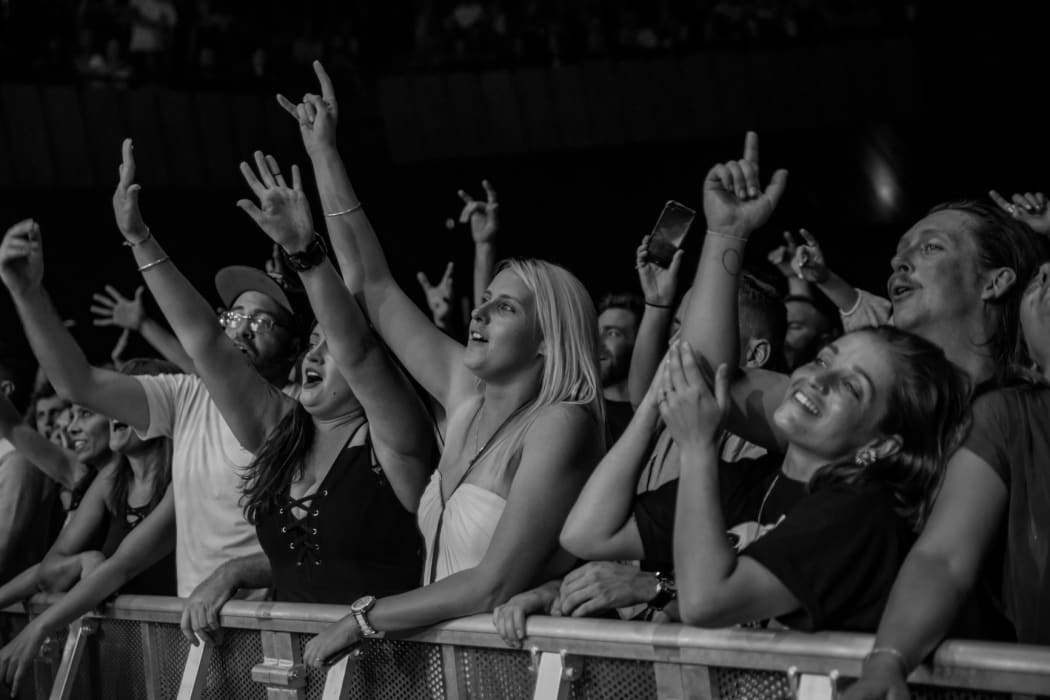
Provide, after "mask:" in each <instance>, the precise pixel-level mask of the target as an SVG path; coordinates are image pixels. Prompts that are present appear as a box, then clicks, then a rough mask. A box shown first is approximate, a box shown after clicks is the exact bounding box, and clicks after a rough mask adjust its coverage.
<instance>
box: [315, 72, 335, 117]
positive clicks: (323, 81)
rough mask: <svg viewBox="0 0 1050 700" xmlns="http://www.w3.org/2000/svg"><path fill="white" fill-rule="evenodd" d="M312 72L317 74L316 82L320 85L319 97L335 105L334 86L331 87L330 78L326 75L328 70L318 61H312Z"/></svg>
mask: <svg viewBox="0 0 1050 700" xmlns="http://www.w3.org/2000/svg"><path fill="white" fill-rule="evenodd" d="M314 73H315V74H316V75H317V82H318V83H320V85H321V97H323V98H324V101H325V102H327V103H328V104H329V105H331V106H332V107H335V88H334V87H332V79H331V78H329V77H328V72H327V71H325V69H324V66H322V65H321V62H320V61H314Z"/></svg>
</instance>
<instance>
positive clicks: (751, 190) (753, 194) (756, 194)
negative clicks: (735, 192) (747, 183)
mask: <svg viewBox="0 0 1050 700" xmlns="http://www.w3.org/2000/svg"><path fill="white" fill-rule="evenodd" d="M747 193H748V194H749V195H751V196H752V197H757V196H758V190H756V189H755V188H754V187H752V188H751V189H749V190H748V191H747Z"/></svg>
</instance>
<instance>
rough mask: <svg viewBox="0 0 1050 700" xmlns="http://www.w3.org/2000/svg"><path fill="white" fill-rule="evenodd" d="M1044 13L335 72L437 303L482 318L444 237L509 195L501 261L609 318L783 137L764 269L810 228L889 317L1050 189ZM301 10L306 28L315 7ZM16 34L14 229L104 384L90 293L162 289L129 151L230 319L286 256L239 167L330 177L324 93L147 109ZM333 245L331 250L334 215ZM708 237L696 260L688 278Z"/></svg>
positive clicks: (296, 67)
mask: <svg viewBox="0 0 1050 700" xmlns="http://www.w3.org/2000/svg"><path fill="white" fill-rule="evenodd" d="M264 4H265V3H264ZM372 4H375V3H372ZM803 4H805V3H803ZM1041 4H1042V3H1032V4H1031V5H1030V6H1029V5H1024V4H1010V3H1006V4H1004V3H996V4H990V3H989V4H981V5H972V6H971V5H968V4H967V5H963V4H947V3H945V4H944V5H940V4H936V3H910V4H907V6H906V7H905V6H904V5H901V6H900V7H897V6H893V7H892V10H893V12H890V13H889V15H891V16H894V17H898V16H899V12H905V11H906V15H907V16H908V17H909V18H910V19H908V21H906V22H901V21H893V22H886V23H883V24H881V25H879V26H877V27H876V28H874V29H871V30H869V31H858V30H856V29H855V28H846V29H844V30H843V31H842V32H840V33H836V32H835V31H834V27H830V28H828V29H827V30H826V31H823V32H821V33H819V34H818V33H815V34H814V35H813V36H807V37H803V39H799V40H792V41H784V40H781V39H777V38H776V37H774V38H773V39H772V40H769V41H763V40H762V37H758V38H755V37H751V38H745V39H744V40H740V41H726V42H719V41H717V36H715V37H714V38H713V39H712V38H711V37H710V36H708V40H707V41H706V43H705V42H699V43H697V42H694V43H692V44H685V45H680V46H675V47H673V48H672V49H669V50H664V51H620V52H618V51H614V50H610V51H607V52H605V53H602V52H598V53H597V54H594V53H593V52H592V53H591V54H586V53H578V54H573V53H572V52H571V51H565V52H563V53H561V54H556V55H555V54H551V53H548V54H545V53H544V52H543V51H539V52H534V53H532V54H529V53H527V52H525V53H522V54H521V55H520V56H517V55H510V56H508V55H506V54H498V55H494V56H490V55H480V56H473V57H472V56H467V57H466V58H463V57H462V56H459V57H457V55H456V54H455V52H453V54H452V57H451V58H450V57H449V56H450V54H449V53H448V52H447V51H446V52H445V53H441V52H440V51H434V52H432V53H433V55H430V54H427V56H429V58H428V57H427V56H423V57H421V56H419V55H413V51H414V49H413V47H412V45H411V42H409V41H400V40H395V39H396V38H397V37H403V36H404V33H405V32H404V31H403V30H404V27H402V26H400V25H399V24H396V23H398V22H403V23H411V21H412V17H411V16H410V15H409V14H399V13H397V12H396V11H393V10H390V11H389V12H388V13H387V14H386V15H381V14H380V15H379V19H376V16H377V15H376V14H373V15H372V16H371V17H372V22H373V23H372V25H366V26H365V28H364V29H362V28H361V26H360V23H359V24H358V25H356V26H357V27H358V28H357V30H356V31H357V32H358V34H359V35H360V37H361V44H362V46H364V47H365V48H358V49H355V50H354V51H350V52H349V54H348V55H341V56H339V57H335V56H330V53H331V51H332V49H331V48H330V47H329V46H327V45H326V46H325V47H324V48H322V50H321V55H322V56H323V57H324V58H325V60H326V62H328V59H329V58H332V59H333V60H334V61H335V64H336V67H335V68H334V69H333V73H334V77H335V81H336V89H337V92H338V94H339V95H340V98H341V110H342V118H341V122H340V142H341V151H342V153H343V157H344V159H345V160H346V162H347V163H348V166H349V170H350V173H351V177H352V179H353V180H354V182H355V185H356V186H357V188H358V192H359V194H360V196H361V199H362V201H363V202H364V203H365V206H366V209H367V211H368V213H369V216H370V218H371V220H372V222H373V224H374V225H375V226H376V228H377V230H378V231H379V232H380V235H381V237H382V239H383V241H384V244H385V246H386V249H387V254H388V257H390V258H391V262H392V265H393V267H394V269H395V272H396V274H398V275H399V277H400V278H401V281H402V283H403V284H404V285H405V287H406V289H408V290H409V291H410V292H411V293H413V294H416V295H417V296H418V297H419V299H420V300H421V299H422V295H421V294H419V289H418V285H417V284H416V282H415V280H414V279H413V277H414V274H415V272H416V271H417V270H423V271H425V272H427V273H428V274H430V275H431V276H432V277H434V278H436V277H437V276H438V275H439V274H440V272H441V271H442V270H443V268H444V265H445V262H446V261H447V260H450V259H451V260H455V262H456V264H457V268H456V269H457V273H456V281H457V283H459V291H460V293H462V294H467V293H468V292H469V288H468V285H469V283H470V255H471V244H470V237H469V232H468V231H467V230H466V229H465V228H464V227H462V226H458V225H457V227H456V228H455V229H454V230H452V231H449V230H447V229H446V227H445V220H446V219H447V218H449V217H452V218H455V217H456V216H457V214H458V211H459V208H460V206H461V203H460V200H459V199H458V198H457V197H456V190H457V189H458V188H461V187H462V188H464V189H467V190H468V191H471V192H473V193H475V194H476V195H478V196H480V195H481V194H482V190H481V186H480V181H481V179H482V178H488V179H489V180H491V181H492V182H493V184H494V185H495V186H496V188H497V190H498V191H499V194H500V203H501V204H500V207H501V216H502V222H503V229H502V232H501V236H500V242H499V244H500V253H501V255H529V256H536V257H544V258H548V259H550V260H553V261H556V262H559V263H562V264H565V265H567V266H568V267H570V268H571V269H572V270H573V271H574V272H575V273H576V274H577V275H578V276H579V277H580V278H581V279H582V280H583V282H584V283H585V284H586V285H587V286H588V288H589V289H591V291H592V292H593V293H594V294H595V296H596V297H597V296H600V295H601V294H602V293H603V292H606V291H610V290H621V289H634V288H636V287H637V281H636V279H635V277H634V270H633V265H634V249H635V247H636V245H637V243H638V240H639V239H640V238H641V237H642V236H643V235H644V234H646V233H648V231H649V230H650V229H651V227H652V224H653V222H654V221H655V219H656V217H657V216H658V214H659V213H660V210H661V208H662V206H663V203H664V202H665V201H666V200H668V199H677V200H679V201H681V202H683V203H685V204H687V205H689V206H693V207H695V208H697V209H699V208H700V183H701V181H702V178H703V176H704V174H705V173H706V171H707V170H708V168H709V167H710V166H711V165H712V164H714V163H715V162H717V161H724V160H726V159H729V158H736V157H739V152H740V149H741V146H742V142H743V134H744V131H745V130H746V129H749V128H755V129H758V130H759V131H760V134H761V137H762V144H763V148H762V162H763V166H764V170H765V173H766V176H767V177H768V174H769V173H770V172H771V169H772V168H775V167H786V168H788V169H789V170H790V172H791V175H790V179H789V184H788V190H787V194H786V196H785V199H784V201H783V202H782V204H781V207H780V209H779V210H778V212H777V213H776V215H775V217H774V221H773V222H771V224H770V226H769V227H767V228H768V230H767V231H765V232H763V234H762V235H761V236H760V238H759V239H758V240H757V241H756V242H755V244H754V245H753V246H752V249H753V250H752V253H753V254H755V255H758V256H764V255H765V252H766V251H768V250H769V249H770V248H771V247H772V246H773V245H775V244H776V242H777V241H778V240H779V236H780V231H782V230H783V229H784V228H792V229H797V228H798V227H800V226H804V227H806V228H807V229H809V230H810V231H811V232H813V233H814V234H815V235H816V236H817V237H818V239H819V240H820V241H821V242H822V244H823V245H824V247H825V252H826V254H827V257H828V258H829V260H830V261H831V263H832V264H833V265H834V266H835V267H836V268H837V269H838V270H840V271H841V272H842V273H843V274H844V276H846V277H847V278H848V279H851V280H853V281H855V282H856V283H858V284H861V285H864V286H868V287H869V288H872V289H873V290H875V291H879V290H881V289H882V287H883V284H884V282H885V278H886V274H887V271H888V261H889V258H890V255H891V251H892V250H893V248H894V246H895V243H896V239H897V237H899V235H900V234H901V233H903V232H904V231H905V230H907V228H908V227H909V226H910V225H911V224H912V223H914V221H915V220H917V219H918V218H919V217H920V216H921V215H922V213H923V212H924V211H925V210H926V209H928V208H929V207H930V206H932V205H933V204H935V203H937V202H939V201H942V200H944V199H948V198H955V197H962V196H983V195H984V194H985V193H986V192H987V190H988V189H989V188H995V189H998V190H999V191H1000V192H1004V193H1011V192H1015V191H1037V190H1043V191H1045V190H1046V189H1047V187H1048V185H1047V183H1046V174H1045V163H1046V160H1047V156H1048V155H1050V147H1048V145H1047V139H1046V131H1047V129H1046V124H1047V116H1046V115H1047V112H1046V107H1045V100H1044V99H1043V98H1044V93H1045V92H1046V91H1047V84H1048V81H1047V75H1046V68H1047V64H1048V62H1047V60H1046V57H1045V54H1046V39H1045V36H1046V26H1047V23H1046V19H1047V16H1046V15H1047V11H1046V10H1045V9H1042V8H1041V7H1040V5H1041ZM14 5H15V6H16V9H17V6H18V5H19V3H17V2H16V3H14ZM270 5H271V6H272V3H271V4H270ZM363 5H369V3H364V4H363ZM888 5H893V4H892V3H889V4H888ZM23 7H24V5H23ZM286 7H287V10H288V12H289V15H290V16H294V14H295V12H296V10H295V8H296V7H297V5H293V4H292V3H288V4H287V5H286ZM353 7H354V8H356V9H355V10H354V12H358V13H359V12H360V11H361V10H360V7H358V5H357V4H354V5H353ZM180 8H181V6H180ZM902 8H903V9H902ZM331 12H334V13H335V14H334V15H332V14H330V15H326V17H328V19H329V20H332V17H334V16H336V15H338V10H332V11H331ZM895 13H897V14H895ZM71 17H72V19H70V20H69V21H72V22H73V24H74V26H75V24H76V19H75V16H72V15H71ZM277 19H278V20H279V19H280V17H278V18H277ZM18 21H21V19H20V17H19V15H18V13H17V12H15V13H13V14H9V15H8V16H7V17H6V25H5V27H4V30H3V31H2V32H0V36H2V37H3V40H4V43H3V45H2V46H0V56H2V57H3V58H4V66H3V70H2V71H0V81H2V83H3V85H2V89H0V225H2V226H3V227H5V228H6V227H7V226H9V225H10V224H12V223H14V222H16V221H18V220H20V219H22V218H26V217H33V218H35V219H37V220H38V221H39V222H40V223H41V226H42V228H43V231H44V239H45V250H46V260H47V274H46V279H45V283H46V285H47V287H48V289H49V291H50V292H51V294H52V296H53V297H54V299H55V302H56V305H57V306H58V307H59V310H60V312H61V313H62V314H63V315H64V316H66V317H68V318H71V319H74V320H75V321H76V322H77V325H78V329H79V330H78V331H77V332H78V335H80V337H81V340H82V342H83V343H84V344H85V345H86V347H87V349H88V350H89V353H90V354H91V355H92V356H93V357H95V358H96V359H101V358H104V357H105V356H106V353H107V352H108V349H109V346H110V345H111V344H112V342H113V341H114V340H115V339H116V335H117V333H116V331H115V330H113V329H104V330H103V331H95V330H94V329H91V327H90V326H91V316H90V314H89V312H88V305H89V302H90V293H91V292H93V291H98V290H100V289H101V288H102V286H103V285H104V284H106V283H111V284H113V285H114V286H116V287H117V288H119V289H121V290H122V291H124V292H125V293H130V292H131V291H133V290H134V288H135V286H136V285H137V284H139V283H140V277H139V275H138V274H137V273H136V272H135V269H134V263H133V260H132V257H131V254H130V252H128V251H127V250H126V249H125V248H123V247H121V245H120V241H121V237H120V235H119V233H118V232H117V231H116V229H115V227H114V225H113V223H112V212H111V209H110V203H109V199H110V196H111V193H112V188H113V186H114V184H115V183H116V179H117V165H118V163H119V159H120V151H119V142H120V138H121V137H122V136H124V135H132V136H133V137H134V138H135V139H136V155H137V158H138V159H139V162H140V178H139V181H140V183H141V184H142V186H143V192H142V195H141V199H140V201H141V205H142V209H143V213H144V216H145V218H146V220H147V223H148V224H149V225H150V226H151V228H152V230H153V232H154V234H155V235H156V236H157V237H158V239H160V240H161V241H162V243H163V244H164V246H165V247H166V248H167V250H168V251H169V253H170V254H171V255H172V257H173V258H174V259H175V260H176V262H177V263H178V265H179V266H180V268H181V269H182V270H183V271H184V272H186V273H187V274H188V275H189V277H190V278H191V279H192V280H193V281H194V282H195V283H197V285H198V287H199V288H200V289H201V290H202V291H204V292H205V293H206V295H208V296H209V297H211V298H214V296H215V295H214V290H213V288H212V285H211V277H212V275H213V274H214V272H215V270H216V269H218V268H219V267H221V266H223V265H226V264H231V263H248V264H257V265H259V266H262V264H263V262H264V260H265V259H266V257H267V256H268V254H269V245H268V239H266V238H265V236H263V234H261V233H260V232H258V231H256V230H254V228H253V226H252V224H251V222H250V220H249V219H248V218H247V217H246V216H245V215H244V214H243V213H242V212H240V211H239V210H238V209H237V208H236V207H235V206H234V202H236V200H237V199H239V198H241V197H245V196H247V195H248V190H247V187H245V186H243V185H242V184H241V183H240V182H239V181H238V179H239V175H238V173H237V172H236V163H237V161H238V160H240V159H248V158H250V155H251V150H252V148H255V147H258V148H261V149H263V150H266V151H267V152H272V153H274V154H275V155H276V156H277V157H278V159H279V160H280V161H281V162H282V164H283V165H285V166H286V167H287V166H288V165H290V163H292V162H297V163H298V164H299V165H300V167H303V168H305V169H306V170H308V167H307V166H308V161H307V158H306V155H305V153H304V152H303V150H302V147H301V144H299V143H298V131H297V129H296V127H295V124H294V122H293V121H292V120H291V119H290V118H289V117H287V115H285V114H284V113H283V112H282V111H281V110H280V108H279V107H278V106H277V105H276V103H275V101H274V100H273V98H272V95H273V93H274V92H276V91H283V92H284V93H285V94H287V95H289V96H290V97H292V98H293V99H296V98H298V97H299V96H301V94H302V93H303V92H305V91H307V90H310V91H314V90H316V88H315V81H314V78H313V75H312V72H311V71H310V69H309V67H308V64H307V63H306V62H302V63H298V64H296V63H294V62H288V63H287V64H286V65H283V66H282V69H281V70H279V71H273V72H272V73H270V74H269V75H267V76H266V77H265V79H255V78H250V77H244V78H243V79H239V78H238V76H237V74H236V72H235V71H229V72H227V73H225V74H223V75H221V76H219V77H215V76H211V77H207V76H201V75H196V74H194V73H193V72H192V71H189V70H181V71H180V70H178V69H177V68H172V69H170V70H169V72H167V73H166V74H165V75H164V76H162V77H159V78H152V79H142V80H136V79H133V80H130V81H128V84H127V85H119V84H118V85H113V84H105V85H101V86H100V85H95V84H89V83H87V82H85V81H84V79H83V77H82V76H75V75H73V76H71V75H68V74H66V73H64V72H63V71H61V70H54V69H53V67H54V66H53V65H51V63H48V60H51V59H48V60H43V59H40V57H39V54H34V53H33V48H32V46H31V44H32V42H30V41H28V40H27V39H26V37H25V36H24V35H22V34H21V33H20V32H19V31H16V30H18V29H19V25H18V24H17V22H18ZM274 21H276V20H274ZM66 24H67V25H68V24H69V22H68V21H67V22H66ZM27 26H28V25H27ZM340 26H342V25H340V24H339V23H338V22H334V21H329V22H328V23H327V24H325V25H323V26H315V27H314V28H313V30H312V31H314V32H316V33H317V34H318V35H321V36H323V35H324V33H325V31H326V30H328V31H335V30H336V29H337V28H338V27H340ZM366 29H367V30H368V31H367V32H366ZM245 31H247V32H248V33H249V34H251V32H253V31H262V30H261V29H259V28H258V27H255V28H252V29H250V30H245ZM384 31H385V32H388V33H389V36H390V37H393V38H392V39H391V41H390V42H388V44H389V45H387V44H384V42H383V41H382V39H383V37H384V36H385V35H384V34H383V32H384ZM265 41H266V40H265V39H260V42H261V43H262V45H265ZM42 45H43V44H42ZM369 45H372V46H375V45H379V46H382V47H383V48H384V49H385V50H376V51H373V52H371V53H369V50H368V48H367V47H368V46H369ZM46 46H48V47H51V48H54V47H52V46H51V44H46ZM38 48H39V47H38ZM416 49H418V46H417V47H416ZM49 50H50V49H49ZM281 55H282V54H281V53H280V52H279V51H277V50H275V51H274V56H275V58H274V59H272V60H274V61H276V60H277V58H279V57H280V56H281ZM33 56H36V58H35V59H32V60H30V59H31V58H32V57H33ZM23 59H24V60H23ZM41 61H43V62H41ZM56 65H57V64H56ZM307 184H308V188H309V189H308V191H311V192H312V191H313V189H312V188H313V184H312V180H310V179H308V182H307ZM315 199H316V198H315ZM315 222H316V224H317V226H318V227H319V228H320V227H321V226H322V225H323V224H322V219H321V218H320V212H317V211H316V210H315ZM697 226H701V228H700V230H702V224H698V225H697ZM697 233H698V231H694V233H693V234H691V235H690V237H689V238H688V239H687V242H686V247H687V249H689V253H690V258H689V259H690V260H695V254H696V245H697V243H698V242H699V239H700V237H699V236H698V235H697ZM152 312H153V313H154V314H156V310H155V307H153V308H152ZM15 318H16V317H15V315H14V313H13V310H12V309H11V304H10V300H9V298H8V297H7V295H6V294H3V295H0V329H2V330H0V333H2V335H3V340H4V341H5V344H7V345H17V344H18V342H19V341H18V335H19V333H18V331H17V321H16V320H15ZM85 330H88V331H90V332H85ZM142 350H143V346H141V345H137V346H133V347H132V348H131V352H130V354H131V355H133V354H135V353H137V352H141V351H142Z"/></svg>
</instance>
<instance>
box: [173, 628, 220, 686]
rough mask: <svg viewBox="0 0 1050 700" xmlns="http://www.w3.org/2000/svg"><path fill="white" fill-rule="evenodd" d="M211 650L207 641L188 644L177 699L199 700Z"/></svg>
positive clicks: (206, 674) (209, 661)
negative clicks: (188, 650) (188, 647)
mask: <svg viewBox="0 0 1050 700" xmlns="http://www.w3.org/2000/svg"><path fill="white" fill-rule="evenodd" d="M212 652H213V648H212V645H211V644H209V643H207V642H202V643H200V644H196V645H191V646H190V653H189V654H188V655H187V656H186V665H185V666H184V667H183V669H182V681H181V682H180V683H179V693H178V695H176V696H175V697H176V699H177V700H200V698H201V696H202V695H203V694H204V685H205V683H206V680H207V676H208V664H209V663H211V655H212Z"/></svg>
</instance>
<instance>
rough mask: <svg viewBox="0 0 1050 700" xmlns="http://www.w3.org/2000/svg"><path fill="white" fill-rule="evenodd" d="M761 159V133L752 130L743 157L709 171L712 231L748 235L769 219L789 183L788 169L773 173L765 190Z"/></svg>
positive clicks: (709, 225) (707, 199)
mask: <svg viewBox="0 0 1050 700" xmlns="http://www.w3.org/2000/svg"><path fill="white" fill-rule="evenodd" d="M758 161H759V159H758V134H756V133H755V132H753V131H749V132H747V137H746V138H745V141H744V157H743V158H742V159H740V160H733V161H729V162H727V163H724V164H719V165H716V166H714V167H713V168H711V170H710V171H709V172H708V173H707V177H706V178H705V179H704V216H705V217H706V219H707V229H708V230H709V231H713V232H715V233H721V234H723V235H731V236H733V237H737V238H747V237H748V236H750V235H751V233H752V232H753V231H754V230H755V229H757V228H758V227H760V226H762V224H764V223H766V221H768V220H769V217H770V215H771V214H772V213H773V210H774V209H776V206H777V203H778V202H779V201H780V197H781V195H783V193H784V187H785V186H786V185H787V171H786V170H783V169H781V170H777V171H776V172H775V173H773V177H772V178H771V179H770V181H769V185H768V186H767V187H766V189H765V190H762V189H761V182H760V179H759V166H758Z"/></svg>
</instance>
